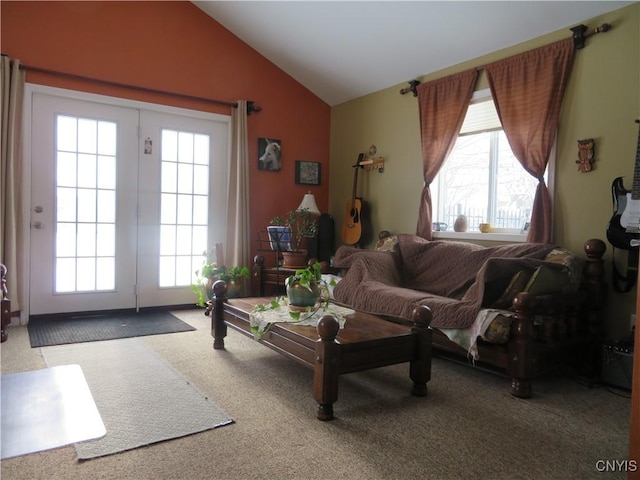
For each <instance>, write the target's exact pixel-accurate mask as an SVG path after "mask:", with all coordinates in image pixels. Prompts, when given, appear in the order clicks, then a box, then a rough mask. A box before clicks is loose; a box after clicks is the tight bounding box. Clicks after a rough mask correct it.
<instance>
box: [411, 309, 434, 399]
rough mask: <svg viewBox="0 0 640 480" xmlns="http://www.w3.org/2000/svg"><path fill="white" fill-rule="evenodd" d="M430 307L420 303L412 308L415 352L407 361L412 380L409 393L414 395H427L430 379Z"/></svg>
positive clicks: (431, 333) (431, 332)
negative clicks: (411, 358) (412, 357)
mask: <svg viewBox="0 0 640 480" xmlns="http://www.w3.org/2000/svg"><path fill="white" fill-rule="evenodd" d="M431 318H432V316H431V309H430V308H429V307H427V306H426V305H420V306H418V307H416V308H415V309H414V310H413V318H412V320H413V328H412V331H413V333H414V335H415V336H416V349H417V354H416V356H415V357H414V359H413V360H411V361H410V362H409V377H410V378H411V380H413V388H412V389H411V394H412V395H415V396H416V397H426V396H427V382H428V381H429V380H431V346H432V342H433V330H431V327H430V324H431Z"/></svg>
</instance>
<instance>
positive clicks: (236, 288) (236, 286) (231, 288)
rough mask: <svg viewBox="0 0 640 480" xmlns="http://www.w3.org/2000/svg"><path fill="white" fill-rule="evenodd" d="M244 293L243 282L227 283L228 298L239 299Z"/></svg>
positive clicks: (231, 281) (233, 281) (232, 281)
mask: <svg viewBox="0 0 640 480" xmlns="http://www.w3.org/2000/svg"><path fill="white" fill-rule="evenodd" d="M241 293H242V280H229V281H228V282H227V298H237V297H239V296H240V294H241Z"/></svg>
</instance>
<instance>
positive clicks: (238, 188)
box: [224, 100, 252, 267]
mask: <svg viewBox="0 0 640 480" xmlns="http://www.w3.org/2000/svg"><path fill="white" fill-rule="evenodd" d="M231 124H232V126H231V128H232V132H231V141H232V143H231V156H230V161H229V194H228V197H227V241H226V247H225V249H224V251H225V253H224V255H225V263H226V265H227V266H236V265H237V266H248V267H250V266H251V263H252V262H251V238H250V223H249V158H248V156H249V154H248V142H247V102H246V101H245V100H240V101H238V106H237V108H234V109H233V110H232V112H231Z"/></svg>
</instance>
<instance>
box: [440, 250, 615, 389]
mask: <svg viewBox="0 0 640 480" xmlns="http://www.w3.org/2000/svg"><path fill="white" fill-rule="evenodd" d="M605 250H606V245H605V243H604V242H603V241H602V240H599V239H591V240H588V241H587V242H586V243H585V245H584V251H585V254H586V265H585V268H584V271H583V274H582V277H583V279H582V283H581V286H580V290H579V291H578V292H577V293H576V294H574V295H560V294H554V295H538V296H536V295H532V294H529V293H524V292H521V293H519V294H517V295H516V297H515V299H514V301H513V307H514V309H515V312H516V314H515V317H514V319H513V323H512V324H511V335H510V339H509V342H508V343H507V344H506V345H499V344H493V343H488V342H485V341H483V340H482V339H478V353H479V356H478V361H477V364H478V365H485V366H488V367H491V368H493V369H498V370H500V371H503V372H504V373H505V374H506V375H507V376H508V377H509V378H510V379H511V386H510V388H509V393H511V394H512V395H514V396H516V397H520V398H529V397H531V394H532V389H531V381H532V379H533V378H534V377H536V376H538V375H540V374H542V373H544V372H547V371H549V370H552V369H555V368H558V367H560V366H573V367H575V368H577V371H578V372H579V373H580V374H582V375H584V376H585V377H587V378H596V377H597V376H598V375H599V370H600V358H601V352H602V341H603V336H604V333H603V325H602V310H603V308H604V305H605V301H606V294H607V286H606V283H605V282H604V262H603V259H602V257H603V256H604V253H605ZM536 316H537V317H538V318H541V320H542V324H541V325H536V326H534V318H535V317H536ZM433 347H434V355H437V353H438V352H441V353H443V354H444V356H447V355H451V354H453V355H455V356H456V357H459V356H463V357H465V358H466V357H467V355H468V354H467V351H466V350H465V349H464V348H462V347H460V346H459V345H457V344H456V343H454V342H452V341H451V340H449V339H448V338H447V337H446V335H444V334H443V333H442V332H440V331H439V330H437V329H434V332H433Z"/></svg>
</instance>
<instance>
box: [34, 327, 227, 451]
mask: <svg viewBox="0 0 640 480" xmlns="http://www.w3.org/2000/svg"><path fill="white" fill-rule="evenodd" d="M42 354H43V356H44V358H45V361H46V362H47V365H49V366H54V365H66V364H73V363H75V364H79V365H81V366H82V370H83V371H84V375H85V377H86V379H87V383H88V384H89V388H90V389H91V393H92V394H93V398H94V400H95V403H96V405H97V407H98V410H99V412H100V415H101V416H102V420H103V422H104V424H105V427H106V429H107V434H106V435H105V436H104V437H103V438H100V439H97V440H91V441H88V442H80V443H76V445H75V447H76V451H77V453H78V458H79V459H81V460H82V459H89V458H94V457H100V456H104V455H110V454H112V453H117V452H122V451H125V450H131V449H133V448H137V447H141V446H144V445H149V444H151V443H156V442H160V441H163V440H168V439H171V438H178V437H183V436H185V435H190V434H193V433H196V432H202V431H204V430H209V429H212V428H216V427H219V426H222V425H227V424H229V423H233V420H232V419H231V418H230V417H229V416H228V415H227V414H226V413H225V412H223V411H222V410H221V409H220V408H219V407H218V406H216V405H215V403H214V402H212V401H211V400H209V398H208V397H207V396H206V395H204V394H203V393H201V392H199V391H198V390H197V389H196V388H195V387H194V386H193V385H192V384H191V383H189V381H188V380H187V379H186V378H184V377H183V376H182V375H180V374H179V373H178V372H176V371H175V370H174V369H173V368H172V367H171V366H170V365H168V364H167V363H166V362H165V361H164V360H162V358H160V357H159V356H158V355H156V354H155V353H154V352H153V351H152V350H150V349H149V348H148V347H147V346H146V345H144V344H143V343H142V342H141V341H140V340H138V339H136V338H131V339H124V340H110V341H105V342H92V343H80V344H74V345H61V346H54V347H43V348H42Z"/></svg>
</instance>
